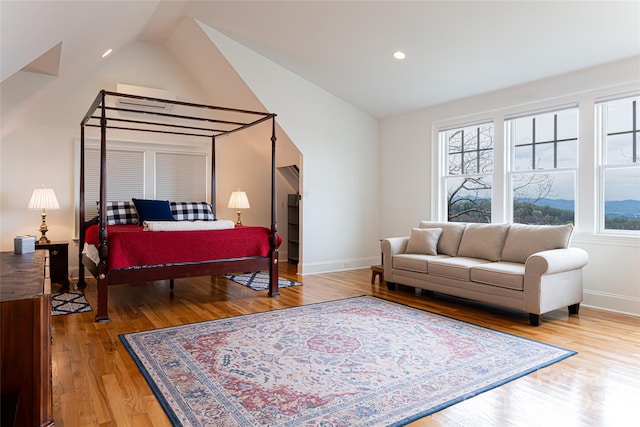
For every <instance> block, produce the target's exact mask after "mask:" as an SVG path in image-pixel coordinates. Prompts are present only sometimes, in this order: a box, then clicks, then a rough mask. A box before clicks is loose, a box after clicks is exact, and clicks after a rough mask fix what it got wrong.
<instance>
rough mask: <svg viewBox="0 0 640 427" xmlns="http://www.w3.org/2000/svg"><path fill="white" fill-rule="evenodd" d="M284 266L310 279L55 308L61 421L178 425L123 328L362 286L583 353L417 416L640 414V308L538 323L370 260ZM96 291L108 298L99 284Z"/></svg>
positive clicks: (223, 283)
mask: <svg viewBox="0 0 640 427" xmlns="http://www.w3.org/2000/svg"><path fill="white" fill-rule="evenodd" d="M281 276H283V277H287V278H289V279H293V280H297V281H299V282H302V283H303V286H298V287H292V288H285V289H281V290H280V292H281V295H280V296H279V297H276V298H269V297H267V296H266V292H255V291H252V290H250V289H247V288H244V287H243V286H241V285H238V284H236V283H233V282H230V281H228V280H226V279H224V278H223V277H219V276H215V277H212V278H209V277H200V278H192V279H179V280H176V286H175V289H176V290H175V295H173V296H171V295H170V294H169V283H168V282H165V281H162V282H154V283H148V284H143V285H118V286H113V287H111V288H110V290H109V312H110V315H111V321H109V322H105V323H95V322H94V316H95V311H94V312H89V313H80V314H73V315H66V316H55V317H54V318H53V327H54V331H53V339H54V341H53V391H54V420H55V424H56V426H58V427H60V426H64V427H72V426H83V427H84V426H102V427H107V426H136V427H139V426H168V425H170V423H169V421H168V418H167V417H166V416H165V413H164V411H163V409H162V407H161V406H160V404H159V403H158V401H157V400H156V398H155V396H154V394H153V392H152V391H151V389H150V388H149V386H148V385H147V383H146V381H145V379H144V378H143V376H142V374H141V373H140V372H139V370H138V368H137V366H136V364H135V363H134V362H133V360H132V359H131V357H130V356H129V354H128V353H127V351H126V350H125V348H124V346H123V345H122V343H121V342H120V339H119V337H118V336H119V334H122V333H128V332H133V331H141V330H147V329H154V328H163V327H168V326H174V325H180V324H184V323H193V322H200V321H204V320H211V319H216V318H221V317H229V316H236V315H239V314H247V313H254V312H260V311H266V310H272V309H278V308H285V307H291V306H297V305H303V304H311V303H316V302H321V301H329V300H335V299H340V298H348V297H353V296H359V295H365V294H368V295H375V296H379V297H382V298H385V299H388V300H392V301H397V302H400V303H403V304H407V305H411V306H414V307H418V308H421V309H425V310H429V311H432V312H435V313H440V314H444V315H447V316H450V317H454V318H456V319H460V320H464V321H468V322H472V323H475V324H478V325H484V326H487V327H490V328H493V329H497V330H501V331H505V332H509V333H512V334H515V335H518V336H522V337H528V338H531V339H534V340H538V341H543V342H546V343H549V344H554V345H558V346H561V347H564V348H568V349H571V350H575V351H577V352H578V353H579V354H578V355H576V356H573V357H570V358H568V359H566V360H564V361H561V362H559V363H556V364H554V365H552V366H549V367H547V368H544V369H541V370H539V371H537V372H534V373H532V374H530V375H527V376H525V377H522V378H519V379H517V380H514V381H512V382H510V383H508V384H505V385H503V386H501V387H498V388H496V389H493V390H490V391H487V392H485V393H482V394H480V395H478V396H475V397H473V398H470V399H468V400H466V401H464V402H461V403H459V404H456V405H453V406H451V407H449V408H446V409H444V410H442V411H440V412H437V413H435V414H433V415H431V416H428V417H425V418H423V419H421V420H418V421H416V422H414V423H412V424H410V425H411V426H413V427H418V426H420V427H424V426H501V427H502V426H556V425H558V426H559V425H562V426H563V427H567V426H623V425H629V423H630V422H631V420H636V421H637V420H638V419H640V418H639V415H640V318H638V317H633V316H626V315H621V314H616V313H611V312H605V311H601V310H596V309H590V308H588V307H582V308H581V310H580V315H578V316H568V314H567V311H565V310H563V311H556V312H552V313H549V314H547V315H545V316H543V320H542V325H541V326H539V327H532V326H529V318H528V315H527V314H526V313H520V312H515V311H509V310H502V309H496V308H493V307H490V306H487V305H483V304H476V303H471V302H468V301H464V300H460V299H454V298H448V297H444V296H439V295H436V296H433V297H426V296H420V295H416V294H415V292H414V291H413V289H411V288H405V287H400V288H399V289H398V290H396V291H388V290H387V288H386V286H384V285H382V286H381V285H379V284H378V282H377V281H376V284H374V285H371V284H370V280H371V271H370V270H369V269H361V270H352V271H345V272H337V273H328V274H318V275H310V276H304V277H303V276H296V274H295V269H294V268H293V267H292V266H288V265H287V264H286V263H281ZM85 294H86V296H87V299H88V300H89V302H91V304H92V306H93V307H94V308H95V307H97V305H96V302H97V296H96V287H95V282H93V281H90V282H89V286H88V288H87V289H86V290H85Z"/></svg>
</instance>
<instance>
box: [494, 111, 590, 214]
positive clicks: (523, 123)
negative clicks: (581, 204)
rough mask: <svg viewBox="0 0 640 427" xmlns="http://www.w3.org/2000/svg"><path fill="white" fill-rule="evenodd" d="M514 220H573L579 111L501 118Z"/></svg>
mask: <svg viewBox="0 0 640 427" xmlns="http://www.w3.org/2000/svg"><path fill="white" fill-rule="evenodd" d="M505 137H506V141H507V144H508V146H509V147H510V149H511V154H512V155H511V163H510V173H509V176H510V182H511V197H512V213H513V222H517V223H522V224H567V223H574V222H575V176H576V169H577V164H578V109H577V108H571V109H566V110H561V111H554V112H548V113H544V114H536V115H529V116H526V117H518V118H513V119H509V120H506V121H505Z"/></svg>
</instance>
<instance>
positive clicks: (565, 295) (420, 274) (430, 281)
mask: <svg viewBox="0 0 640 427" xmlns="http://www.w3.org/2000/svg"><path fill="white" fill-rule="evenodd" d="M572 232H573V226H572V225H561V226H544V225H523V224H476V223H468V224H463V223H455V222H430V221H422V222H421V223H420V226H419V227H418V228H413V229H412V230H411V235H410V236H405V237H394V238H388V239H384V240H382V242H381V248H382V255H383V266H384V278H385V281H386V282H387V285H388V286H389V289H395V284H396V283H398V284H402V285H407V286H412V287H415V288H419V289H424V290H427V291H433V292H439V293H443V294H448V295H453V296H457V297H462V298H467V299H472V300H476V301H482V302H486V303H491V304H496V305H499V306H503V307H508V308H512V309H517V310H521V311H525V312H527V313H529V319H530V322H531V324H532V325H533V326H538V325H540V320H541V316H542V314H544V313H547V312H550V311H553V310H557V309H559V308H564V307H568V308H569V314H578V310H579V308H580V303H581V302H582V268H583V267H584V266H585V265H587V263H588V261H589V257H588V255H587V253H586V252H585V251H584V250H582V249H579V248H570V247H569V241H570V239H571V234H572Z"/></svg>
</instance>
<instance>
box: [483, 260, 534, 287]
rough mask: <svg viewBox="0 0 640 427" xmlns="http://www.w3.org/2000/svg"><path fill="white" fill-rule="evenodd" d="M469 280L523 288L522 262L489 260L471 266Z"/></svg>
mask: <svg viewBox="0 0 640 427" xmlns="http://www.w3.org/2000/svg"><path fill="white" fill-rule="evenodd" d="M471 280H472V281H473V282H479V283H486V284H488V285H495V286H500V287H501V288H507V289H515V290H517V291H522V290H524V264H520V263H515V262H489V263H487V264H482V265H476V266H473V267H471Z"/></svg>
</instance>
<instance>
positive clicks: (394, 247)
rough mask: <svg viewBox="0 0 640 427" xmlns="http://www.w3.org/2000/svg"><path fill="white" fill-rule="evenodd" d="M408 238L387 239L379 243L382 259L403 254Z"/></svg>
mask: <svg viewBox="0 0 640 427" xmlns="http://www.w3.org/2000/svg"><path fill="white" fill-rule="evenodd" d="M408 242H409V237H408V236H405V237H389V238H388V239H383V240H381V241H380V249H381V250H382V255H383V257H384V259H389V260H390V259H391V257H392V256H394V255H397V254H403V253H404V251H405V250H406V249H407V243H408Z"/></svg>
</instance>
